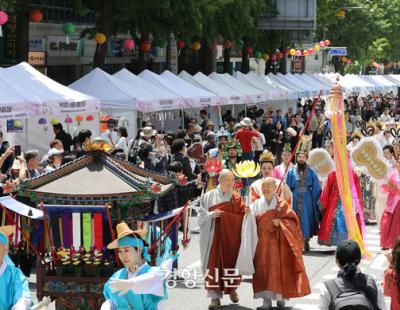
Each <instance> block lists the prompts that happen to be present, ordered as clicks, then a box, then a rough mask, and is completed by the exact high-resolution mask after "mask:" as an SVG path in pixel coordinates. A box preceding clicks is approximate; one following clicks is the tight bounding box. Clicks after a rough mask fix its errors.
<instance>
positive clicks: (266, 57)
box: [262, 53, 269, 61]
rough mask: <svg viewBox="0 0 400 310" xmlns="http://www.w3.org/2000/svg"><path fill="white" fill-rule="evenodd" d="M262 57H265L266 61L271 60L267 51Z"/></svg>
mask: <svg viewBox="0 0 400 310" xmlns="http://www.w3.org/2000/svg"><path fill="white" fill-rule="evenodd" d="M262 59H264V61H268V60H269V55H268V54H267V53H264V54H263V55H262Z"/></svg>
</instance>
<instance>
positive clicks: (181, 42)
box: [176, 40, 185, 50]
mask: <svg viewBox="0 0 400 310" xmlns="http://www.w3.org/2000/svg"><path fill="white" fill-rule="evenodd" d="M176 47H177V48H178V50H180V49H182V48H184V47H185V41H183V40H178V41H176Z"/></svg>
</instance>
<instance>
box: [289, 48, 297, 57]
mask: <svg viewBox="0 0 400 310" xmlns="http://www.w3.org/2000/svg"><path fill="white" fill-rule="evenodd" d="M289 54H290V55H292V56H294V55H296V50H295V49H294V48H292V49H291V50H290V51H289Z"/></svg>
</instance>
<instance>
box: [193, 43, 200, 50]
mask: <svg viewBox="0 0 400 310" xmlns="http://www.w3.org/2000/svg"><path fill="white" fill-rule="evenodd" d="M192 49H193V50H194V51H198V50H199V49H201V43H200V42H199V41H194V42H193V43H192Z"/></svg>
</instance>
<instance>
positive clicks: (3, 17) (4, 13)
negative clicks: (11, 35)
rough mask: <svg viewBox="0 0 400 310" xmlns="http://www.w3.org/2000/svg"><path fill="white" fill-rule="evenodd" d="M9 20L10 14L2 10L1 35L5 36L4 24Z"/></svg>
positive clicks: (0, 13)
mask: <svg viewBox="0 0 400 310" xmlns="http://www.w3.org/2000/svg"><path fill="white" fill-rule="evenodd" d="M7 22H8V15H7V13H6V12H4V11H0V37H2V36H3V29H2V26H3V25H4V24H5V23H7Z"/></svg>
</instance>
